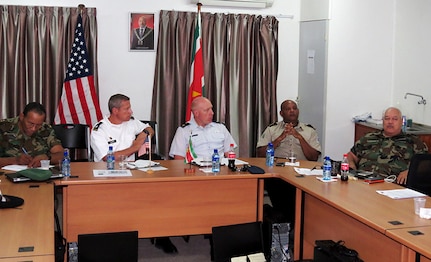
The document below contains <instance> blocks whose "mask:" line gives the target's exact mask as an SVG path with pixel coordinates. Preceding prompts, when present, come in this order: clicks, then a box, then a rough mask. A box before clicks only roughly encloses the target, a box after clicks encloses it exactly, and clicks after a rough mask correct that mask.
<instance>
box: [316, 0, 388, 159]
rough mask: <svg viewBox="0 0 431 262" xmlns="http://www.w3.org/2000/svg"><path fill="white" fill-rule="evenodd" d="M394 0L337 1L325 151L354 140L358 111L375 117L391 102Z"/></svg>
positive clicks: (336, 154) (338, 153) (343, 148)
mask: <svg viewBox="0 0 431 262" xmlns="http://www.w3.org/2000/svg"><path fill="white" fill-rule="evenodd" d="M393 9H394V1H393V0H380V1H375V0H361V1H358V0H333V1H332V9H331V19H330V21H329V34H328V35H329V36H328V82H327V94H326V95H327V101H326V122H325V124H326V132H325V137H324V138H323V139H325V148H324V152H325V153H324V154H326V155H329V156H331V157H333V158H335V159H341V158H342V154H343V153H345V152H347V151H348V150H349V149H350V147H351V146H352V145H353V140H354V124H353V123H352V121H351V119H352V117H353V116H355V115H360V114H363V113H365V112H372V115H373V117H374V118H379V117H381V111H382V110H383V109H384V108H386V107H388V106H389V105H390V104H391V101H392V57H393V48H392V42H393V21H394V13H393Z"/></svg>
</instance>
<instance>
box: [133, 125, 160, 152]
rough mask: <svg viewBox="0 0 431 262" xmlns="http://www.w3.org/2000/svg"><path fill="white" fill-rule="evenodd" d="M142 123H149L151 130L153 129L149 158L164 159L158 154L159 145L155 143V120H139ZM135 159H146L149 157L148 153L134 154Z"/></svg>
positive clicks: (156, 135) (156, 134)
mask: <svg viewBox="0 0 431 262" xmlns="http://www.w3.org/2000/svg"><path fill="white" fill-rule="evenodd" d="M140 121H141V122H142V123H145V124H149V125H150V126H151V127H152V128H153V130H154V135H153V136H152V137H151V151H152V153H151V160H163V159H165V157H164V156H162V155H160V154H159V146H158V143H157V137H158V129H157V122H156V121H151V120H140ZM135 158H136V159H144V160H148V159H149V155H148V153H145V154H142V155H138V154H136V157H135Z"/></svg>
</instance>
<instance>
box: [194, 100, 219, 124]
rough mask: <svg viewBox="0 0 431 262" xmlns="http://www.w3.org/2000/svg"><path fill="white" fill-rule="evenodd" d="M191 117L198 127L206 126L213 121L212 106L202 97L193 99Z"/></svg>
mask: <svg viewBox="0 0 431 262" xmlns="http://www.w3.org/2000/svg"><path fill="white" fill-rule="evenodd" d="M191 109H192V112H193V117H194V119H195V121H196V123H197V124H198V125H200V126H206V125H208V124H209V123H211V122H212V121H213V116H214V112H213V105H212V103H211V101H210V100H209V99H207V98H205V97H203V96H200V97H196V98H195V99H193V101H192V104H191Z"/></svg>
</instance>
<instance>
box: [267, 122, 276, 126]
mask: <svg viewBox="0 0 431 262" xmlns="http://www.w3.org/2000/svg"><path fill="white" fill-rule="evenodd" d="M276 125H277V122H274V123H272V124H270V125H269V126H276Z"/></svg>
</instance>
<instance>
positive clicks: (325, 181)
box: [316, 176, 338, 183]
mask: <svg viewBox="0 0 431 262" xmlns="http://www.w3.org/2000/svg"><path fill="white" fill-rule="evenodd" d="M316 178H317V180H319V181H322V182H323V183H328V182H337V181H338V179H336V178H334V177H331V179H330V180H323V177H321V176H318V177H316Z"/></svg>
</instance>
